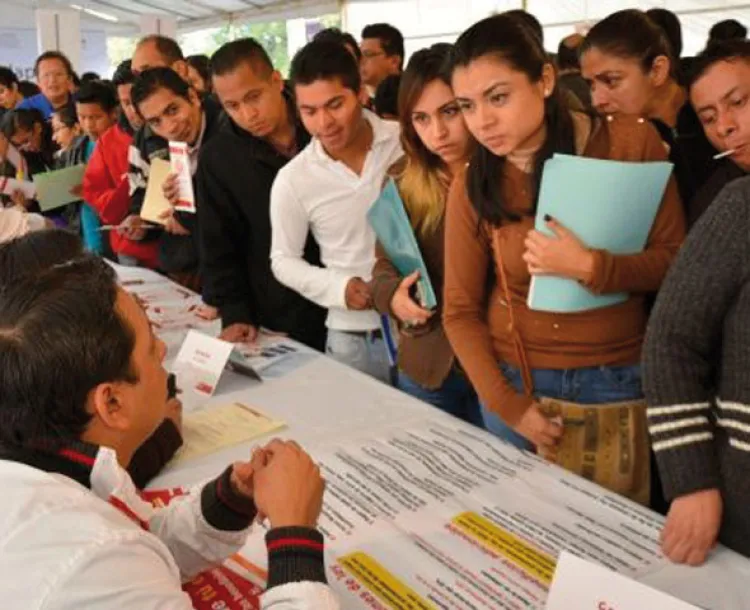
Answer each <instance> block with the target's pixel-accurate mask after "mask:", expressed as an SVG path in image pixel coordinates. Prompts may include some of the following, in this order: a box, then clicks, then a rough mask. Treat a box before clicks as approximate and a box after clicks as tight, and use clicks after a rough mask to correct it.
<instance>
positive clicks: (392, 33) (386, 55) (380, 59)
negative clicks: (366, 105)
mask: <svg viewBox="0 0 750 610" xmlns="http://www.w3.org/2000/svg"><path fill="white" fill-rule="evenodd" d="M360 49H361V50H362V61H361V62H360V64H359V65H360V68H359V70H360V74H361V75H362V82H363V83H364V84H365V85H366V86H367V88H368V89H369V90H370V94H371V95H374V93H375V89H377V87H378V85H379V84H380V83H381V82H382V81H383V79H385V78H386V77H387V76H390V75H391V74H401V71H402V70H403V67H404V37H403V35H402V34H401V32H399V31H398V30H397V29H396V28H394V27H393V26H392V25H389V24H387V23H373V24H370V25H368V26H366V27H365V28H364V29H363V30H362V43H361V44H360Z"/></svg>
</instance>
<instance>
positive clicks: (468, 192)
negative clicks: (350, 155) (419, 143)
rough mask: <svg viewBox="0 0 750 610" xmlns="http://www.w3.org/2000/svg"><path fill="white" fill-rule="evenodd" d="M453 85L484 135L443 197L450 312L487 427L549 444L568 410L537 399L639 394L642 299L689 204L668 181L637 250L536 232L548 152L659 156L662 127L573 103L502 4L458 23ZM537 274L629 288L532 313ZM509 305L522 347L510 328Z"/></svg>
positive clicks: (668, 256) (591, 400) (678, 234)
mask: <svg viewBox="0 0 750 610" xmlns="http://www.w3.org/2000/svg"><path fill="white" fill-rule="evenodd" d="M452 85H453V91H454V93H455V95H456V99H457V101H458V103H459V106H460V108H461V110H462V113H463V116H464V120H465V121H466V124H467V126H468V128H469V130H470V131H471V132H472V134H473V135H474V137H475V138H476V140H477V141H478V142H479V144H480V145H481V146H478V147H477V150H476V152H475V153H474V156H473V157H472V159H471V163H470V164H469V166H468V167H467V168H466V170H465V171H464V172H462V173H460V174H459V175H458V176H457V177H456V179H455V180H454V182H453V185H452V187H451V192H450V195H449V199H448V211H447V218H446V230H445V232H446V239H445V249H446V251H445V257H446V258H445V292H444V303H445V305H444V314H443V324H444V326H445V330H446V333H447V335H448V338H449V340H450V342H451V345H452V346H453V349H454V350H455V352H456V354H457V355H458V358H459V359H460V361H461V364H462V365H463V367H464V369H465V370H466V372H467V373H468V375H469V378H470V379H471V381H472V383H473V384H474V387H475V388H476V389H477V392H478V393H479V397H480V399H481V401H482V406H483V410H484V412H485V413H486V415H487V417H486V419H485V423H486V424H487V425H488V428H490V429H491V430H492V431H493V432H495V433H496V434H498V435H500V436H502V437H504V438H506V439H507V440H510V441H511V442H514V443H515V444H516V445H518V446H522V447H524V448H531V447H532V446H538V447H539V446H541V447H544V448H551V447H554V446H555V445H556V444H557V443H558V442H559V439H560V437H561V436H562V433H563V428H562V422H560V421H559V420H551V419H548V418H547V417H545V416H544V415H543V413H542V411H541V410H540V408H539V404H538V403H537V400H538V399H539V397H548V398H555V399H560V400H565V401H571V402H576V403H579V404H592V405H596V404H606V403H615V402H622V401H629V400H635V399H640V398H641V397H642V389H641V376H640V367H639V365H638V363H639V360H640V352H641V344H642V342H643V336H644V331H645V326H646V308H645V304H644V298H645V296H646V295H647V294H648V293H652V292H655V291H656V290H657V289H658V288H659V286H660V284H661V282H662V279H663V278H664V275H665V273H666V271H667V268H668V267H669V265H670V263H671V262H672V259H673V258H674V256H675V253H676V252H677V250H678V248H679V246H680V244H681V243H682V241H683V239H684V236H685V219H684V214H683V210H682V206H681V203H680V199H679V195H678V193H677V188H676V185H675V182H674V179H671V180H670V182H669V185H668V187H667V190H666V193H665V195H664V199H663V201H662V204H661V207H660V210H659V212H658V213H657V216H656V220H655V221H654V224H653V227H652V230H651V234H650V236H649V239H648V243H647V245H646V248H645V250H644V251H643V252H641V253H639V254H633V255H615V254H611V253H609V252H607V251H603V250H592V249H589V248H587V247H586V245H585V244H583V243H581V242H580V241H579V240H578V239H577V238H576V237H575V235H573V234H572V233H570V232H569V231H567V230H566V229H565V228H564V227H562V226H560V224H559V223H557V222H556V221H555V220H554V219H552V218H550V219H548V223H549V227H550V229H552V230H553V231H554V233H555V234H556V238H548V237H546V236H544V235H543V234H541V233H539V232H537V231H534V230H533V228H534V217H535V213H536V206H537V192H538V190H539V184H540V180H541V174H542V167H543V164H544V162H545V161H546V160H547V159H549V158H550V157H551V156H552V155H553V154H555V153H567V154H579V155H583V156H586V157H592V158H598V159H611V160H617V161H663V160H665V159H666V157H667V153H666V150H665V148H664V145H663V144H662V142H661V140H660V138H659V135H658V133H657V132H656V130H655V129H654V127H653V126H652V125H651V124H650V123H648V122H646V121H644V120H642V119H640V120H639V119H637V118H633V117H627V116H622V117H619V118H612V117H607V119H592V118H590V117H588V116H586V115H583V114H572V113H571V112H570V111H569V110H567V109H565V108H564V106H563V105H562V104H561V103H560V99H559V93H558V91H557V90H556V88H555V72H554V68H553V67H552V65H551V64H550V63H549V60H548V56H547V54H546V53H545V51H544V49H543V48H542V46H541V44H540V42H539V41H538V40H537V38H536V37H535V36H534V35H533V34H531V33H529V32H528V31H526V30H525V29H524V28H523V27H522V26H519V24H518V23H516V22H515V21H514V20H513V19H512V18H508V17H507V16H505V15H496V16H494V17H490V18H488V19H485V20H483V21H480V22H479V23H477V24H475V25H474V26H472V27H471V28H469V29H468V30H467V31H466V32H464V33H463V34H462V35H461V37H460V38H459V39H458V41H457V43H456V47H455V49H454V53H453V77H452ZM543 274H552V275H557V276H562V277H567V278H572V279H575V280H577V281H579V282H581V283H582V284H583V285H584V286H586V287H587V288H588V289H589V290H591V291H592V292H594V293H598V294H603V293H617V292H627V293H629V294H630V298H629V299H628V300H627V301H626V302H625V303H622V304H620V305H616V306H612V307H606V308H603V309H597V310H593V311H587V312H582V313H575V314H554V313H543V312H537V311H531V310H529V308H528V307H527V306H526V300H527V297H528V290H529V283H530V280H531V276H532V275H543ZM503 277H505V278H506V280H507V285H508V292H509V294H510V301H511V302H510V304H509V303H508V302H507V299H506V296H505V291H504V290H503V286H502V284H503V282H502V278H503ZM509 305H510V307H509ZM511 315H512V316H513V319H514V323H515V329H516V330H517V331H518V335H519V336H520V337H521V340H522V343H523V350H522V351H519V350H518V349H517V345H516V344H515V343H514V341H513V339H512V335H511V332H510V323H511ZM519 354H521V355H524V356H525V359H526V362H527V364H528V367H529V368H530V379H528V380H527V384H526V386H527V388H528V386H529V385H531V386H532V387H531V388H528V389H529V390H533V397H532V393H531V392H529V393H528V394H524V383H523V381H522V377H523V375H522V370H521V368H522V362H521V359H520V357H519ZM644 436H645V434H644ZM644 442H645V439H644Z"/></svg>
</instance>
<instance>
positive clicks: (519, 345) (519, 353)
mask: <svg viewBox="0 0 750 610" xmlns="http://www.w3.org/2000/svg"><path fill="white" fill-rule="evenodd" d="M499 250H500V249H499V248H498V247H496V248H495V252H496V253H497V257H498V261H497V262H498V265H497V266H498V267H499V268H500V282H501V284H502V288H503V294H504V295H505V302H506V304H507V307H508V317H509V319H510V323H509V324H508V331H509V332H510V336H511V340H512V341H513V349H514V350H515V352H516V358H517V359H518V363H519V365H520V367H521V379H522V380H523V391H524V394H526V395H527V396H531V395H532V394H533V391H534V382H533V381H532V378H531V368H530V367H529V361H528V360H527V358H526V349H525V348H524V345H523V340H522V339H521V333H519V332H518V327H517V326H516V319H515V315H514V313H513V299H512V296H511V294H510V287H509V286H508V277H507V274H506V273H505V265H504V264H503V258H502V256H501V255H500V252H499Z"/></svg>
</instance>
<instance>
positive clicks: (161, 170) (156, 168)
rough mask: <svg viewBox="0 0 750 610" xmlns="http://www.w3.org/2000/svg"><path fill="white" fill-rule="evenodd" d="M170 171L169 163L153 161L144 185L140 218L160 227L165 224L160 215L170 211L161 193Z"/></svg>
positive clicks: (160, 160) (158, 160) (162, 160)
mask: <svg viewBox="0 0 750 610" xmlns="http://www.w3.org/2000/svg"><path fill="white" fill-rule="evenodd" d="M171 171H172V166H171V165H170V163H169V161H165V160H164V159H154V160H153V161H152V162H151V167H150V169H149V172H148V184H146V197H145V199H144V200H143V207H142V208H141V218H143V220H148V221H149V222H155V223H157V224H160V225H165V224H167V221H166V220H165V219H164V218H159V216H160V215H161V214H163V213H164V212H167V211H169V210H170V209H171V207H172V206H171V205H170V203H169V201H168V200H167V198H166V197H165V196H164V192H163V191H162V185H163V184H164V181H165V180H166V179H167V176H169V174H170V172H171Z"/></svg>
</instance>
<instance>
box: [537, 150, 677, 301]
mask: <svg viewBox="0 0 750 610" xmlns="http://www.w3.org/2000/svg"><path fill="white" fill-rule="evenodd" d="M671 172H672V164H671V163H666V162H648V163H634V162H621V161H608V160H603V159H589V158H586V157H576V156H570V155H555V156H554V157H553V158H552V159H550V160H549V161H547V162H546V163H545V164H544V174H543V175H542V184H541V188H540V191H539V205H538V208H537V217H536V231H537V232H538V233H541V234H542V235H545V236H546V237H548V238H550V239H554V238H555V237H556V234H555V233H556V232H557V233H558V234H561V235H562V236H563V237H562V241H563V242H564V243H563V244H556V245H555V244H551V242H549V241H543V240H534V241H533V243H532V244H531V245H532V246H534V248H533V251H532V256H531V259H530V260H531V263H532V266H533V267H534V269H535V270H538V271H543V272H545V274H544V275H534V276H533V277H532V280H531V287H530V289H529V298H528V305H529V308H530V309H533V310H535V311H552V312H560V313H570V312H578V311H587V310H591V309H598V308H601V307H610V306H612V305H616V304H618V303H623V302H625V301H626V300H627V299H628V295H627V294H622V293H618V294H602V295H595V294H593V293H592V292H591V291H589V290H588V289H586V288H585V287H584V286H582V285H581V284H580V283H579V282H578V280H580V279H583V278H582V277H581V276H582V275H584V274H585V272H586V268H587V267H588V262H587V261H586V260H585V258H584V257H583V255H582V254H581V252H580V250H579V249H577V248H576V247H575V246H574V245H573V240H572V239H571V238H570V236H569V235H567V234H566V233H565V232H564V230H562V231H561V229H560V227H561V226H562V227H564V229H567V230H568V231H569V232H570V233H571V234H572V235H574V236H576V237H577V239H578V240H580V242H579V244H585V245H586V247H588V248H592V249H602V250H607V251H608V252H611V253H613V254H637V253H639V252H642V251H643V249H644V248H645V246H646V243H647V241H648V236H649V233H650V232H651V227H652V225H653V223H654V219H655V218H656V213H657V211H658V210H659V206H660V204H661V200H662V198H663V196H664V190H665V188H666V186H667V181H668V180H669V176H670V174H671ZM546 216H549V217H551V218H554V219H555V221H557V223H558V224H557V225H555V226H549V225H548V223H547V222H545V220H544V219H545V217H546ZM566 244H567V245H566ZM561 245H562V250H561V253H562V254H565V255H567V256H568V257H569V256H570V255H571V254H572V256H573V260H572V261H571V260H567V259H566V261H561V262H560V263H555V262H553V261H551V259H552V257H553V256H554V254H555V252H554V247H555V246H561ZM545 251H546V252H545ZM557 254H560V252H558V253H557ZM579 257H580V259H581V260H578V259H579ZM528 263H529V260H528V259H527V264H528Z"/></svg>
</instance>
